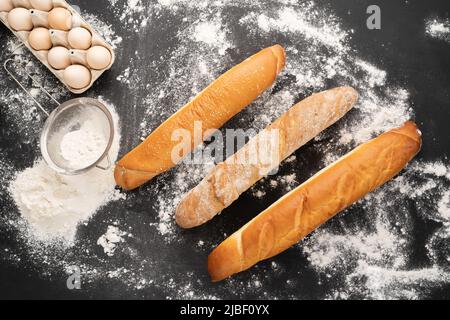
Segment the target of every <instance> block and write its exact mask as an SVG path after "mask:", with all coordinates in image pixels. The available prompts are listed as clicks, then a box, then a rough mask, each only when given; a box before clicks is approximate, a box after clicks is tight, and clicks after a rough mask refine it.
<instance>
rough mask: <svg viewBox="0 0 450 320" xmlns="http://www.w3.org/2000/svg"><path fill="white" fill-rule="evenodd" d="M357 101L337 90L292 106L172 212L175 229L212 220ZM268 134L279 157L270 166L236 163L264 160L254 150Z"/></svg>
mask: <svg viewBox="0 0 450 320" xmlns="http://www.w3.org/2000/svg"><path fill="white" fill-rule="evenodd" d="M357 100H358V93H357V92H356V91H355V89H353V88H350V87H339V88H335V89H332V90H327V91H324V92H320V93H317V94H314V95H312V96H310V97H308V98H306V99H305V100H303V101H301V102H300V103H298V104H296V105H295V106H293V107H292V108H291V109H289V110H288V111H287V112H286V113H285V114H283V115H282V116H281V117H280V118H279V119H278V120H276V121H275V122H274V123H273V124H271V125H270V126H268V127H267V128H266V129H265V130H263V131H262V132H261V133H260V134H259V135H257V136H256V137H255V138H253V139H251V140H250V141H249V143H247V144H246V145H245V146H244V147H243V148H242V149H241V150H239V151H238V152H237V153H236V154H234V155H233V156H231V157H230V158H228V159H227V160H226V161H225V162H223V163H221V164H219V165H217V166H216V167H215V168H214V169H213V170H212V171H211V172H210V173H209V174H208V176H207V177H206V178H205V179H203V181H201V182H200V184H199V185H198V186H197V187H195V188H194V189H193V190H191V191H190V192H189V193H188V194H187V195H186V196H185V197H184V198H183V200H182V201H181V202H180V204H179V205H178V208H177V212H176V220H177V223H178V225H179V226H181V227H182V228H193V227H197V226H199V225H201V224H203V223H205V222H207V221H209V220H210V219H212V218H213V217H214V216H215V215H217V214H218V213H219V212H220V211H222V210H223V209H225V208H226V207H228V206H229V205H230V204H231V203H233V202H234V201H235V200H237V198H238V197H239V196H240V195H241V194H242V193H244V192H245V191H247V190H248V189H249V188H250V187H251V186H252V185H254V184H255V183H256V182H257V181H259V180H260V179H262V178H263V177H264V176H266V175H267V173H268V172H270V171H271V170H272V169H274V168H275V167H277V166H278V165H279V164H280V162H281V161H283V160H284V159H286V158H287V157H289V156H290V155H291V154H292V153H293V152H295V151H296V150H297V149H298V148H300V147H301V146H303V145H305V144H306V143H307V142H308V141H310V140H311V139H313V138H314V137H316V136H317V135H318V134H319V133H320V132H322V131H323V130H325V129H326V128H328V127H329V126H331V125H332V124H334V123H335V122H336V121H338V120H339V119H341V118H342V117H343V116H344V115H345V114H346V113H347V112H348V111H349V110H350V109H351V108H352V107H353V106H354V105H355V103H356V101H357ZM270 132H277V135H278V151H279V155H278V157H277V158H278V159H276V161H274V163H273V165H272V166H267V164H266V163H264V161H263V162H261V161H259V162H258V163H253V162H250V163H247V164H242V163H239V159H241V158H245V157H244V155H248V154H251V153H252V150H256V154H257V158H258V160H262V159H266V158H267V156H266V155H263V154H262V153H264V152H267V150H261V149H260V148H259V147H258V146H259V144H260V143H264V139H265V137H267V138H269V139H270V135H268V133H270ZM267 144H268V143H267ZM269 153H270V150H269Z"/></svg>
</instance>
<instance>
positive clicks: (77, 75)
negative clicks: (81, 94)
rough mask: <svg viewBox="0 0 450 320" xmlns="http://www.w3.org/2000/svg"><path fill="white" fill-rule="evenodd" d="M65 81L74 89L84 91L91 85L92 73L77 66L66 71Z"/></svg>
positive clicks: (83, 67)
mask: <svg viewBox="0 0 450 320" xmlns="http://www.w3.org/2000/svg"><path fill="white" fill-rule="evenodd" d="M64 81H65V82H66V83H67V85H68V86H69V87H71V88H73V89H83V88H86V87H87V86H89V84H90V83H91V72H90V71H89V69H88V68H86V67H85V66H82V65H80V64H75V65H72V66H69V67H67V69H66V70H64Z"/></svg>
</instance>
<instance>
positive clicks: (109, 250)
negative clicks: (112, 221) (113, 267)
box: [97, 226, 127, 257]
mask: <svg viewBox="0 0 450 320" xmlns="http://www.w3.org/2000/svg"><path fill="white" fill-rule="evenodd" d="M126 234H127V233H126V232H123V231H120V229H119V228H118V227H116V226H108V230H107V231H106V233H105V234H104V235H102V236H101V237H100V238H99V239H98V240H97V244H98V245H99V246H101V247H102V248H103V251H104V252H105V254H106V255H107V256H108V257H112V256H113V255H114V252H115V251H116V249H117V246H118V245H119V243H121V242H125V239H124V238H123V237H124V236H125V235H126Z"/></svg>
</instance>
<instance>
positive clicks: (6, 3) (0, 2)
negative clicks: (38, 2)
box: [0, 0, 14, 12]
mask: <svg viewBox="0 0 450 320" xmlns="http://www.w3.org/2000/svg"><path fill="white" fill-rule="evenodd" d="M12 9H14V6H13V4H12V2H11V0H0V12H10V11H11V10H12Z"/></svg>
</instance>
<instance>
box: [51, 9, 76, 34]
mask: <svg viewBox="0 0 450 320" xmlns="http://www.w3.org/2000/svg"><path fill="white" fill-rule="evenodd" d="M48 24H49V26H50V28H52V29H57V30H63V31H69V30H70V29H71V27H72V14H71V13H70V11H69V10H67V9H64V8H54V9H53V10H52V11H50V13H49V14H48Z"/></svg>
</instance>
